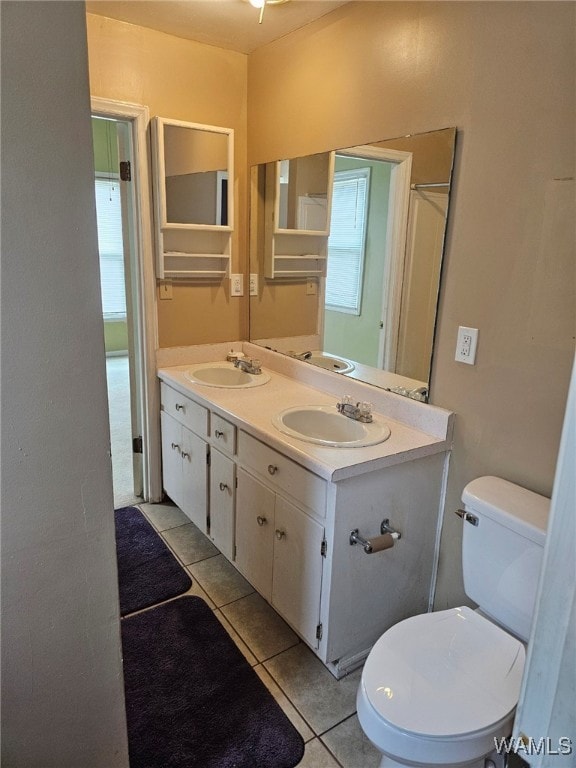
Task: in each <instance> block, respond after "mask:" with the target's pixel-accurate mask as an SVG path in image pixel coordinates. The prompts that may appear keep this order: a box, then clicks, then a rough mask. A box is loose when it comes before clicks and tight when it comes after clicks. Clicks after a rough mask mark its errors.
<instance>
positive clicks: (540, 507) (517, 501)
mask: <svg viewBox="0 0 576 768" xmlns="http://www.w3.org/2000/svg"><path fill="white" fill-rule="evenodd" d="M462 501H463V502H464V506H465V507H466V510H467V511H469V512H472V511H476V512H477V513H478V514H479V515H481V516H482V515H485V516H486V517H489V518H491V519H493V520H495V521H496V522H499V523H500V524H502V525H504V526H506V527H508V528H510V529H511V530H513V531H516V532H517V533H519V534H521V535H522V536H525V537H526V538H528V539H531V540H532V541H534V542H535V543H537V544H540V545H542V546H543V544H544V538H545V535H546V527H547V525H548V515H549V512H550V499H548V498H546V497H545V496H541V495H540V494H538V493H534V491H529V490H527V489H526V488H522V487H521V486H519V485H516V484H515V483H511V482H509V481H508V480H503V479H502V478H501V477H493V476H487V477H478V478H477V479H476V480H472V482H470V483H468V485H467V486H466V487H465V488H464V491H463V492H462Z"/></svg>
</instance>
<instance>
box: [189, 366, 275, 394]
mask: <svg viewBox="0 0 576 768" xmlns="http://www.w3.org/2000/svg"><path fill="white" fill-rule="evenodd" d="M184 376H185V378H187V379H188V381H191V382H192V383H193V384H204V386H206V387H224V388H226V389H247V388H248V387H259V386H261V385H262V384H266V383H267V382H268V381H270V376H269V375H268V374H267V373H264V371H262V373H258V374H254V373H247V372H246V371H242V370H241V369H240V368H235V367H234V364H233V363H227V362H226V363H198V364H197V365H194V366H192V367H191V368H190V369H189V370H187V371H186V372H185V373H184Z"/></svg>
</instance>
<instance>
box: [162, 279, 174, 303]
mask: <svg viewBox="0 0 576 768" xmlns="http://www.w3.org/2000/svg"><path fill="white" fill-rule="evenodd" d="M160 298H161V299H171V298H172V283H171V282H170V281H169V280H163V281H162V282H161V283H160Z"/></svg>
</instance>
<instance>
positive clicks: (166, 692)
mask: <svg viewBox="0 0 576 768" xmlns="http://www.w3.org/2000/svg"><path fill="white" fill-rule="evenodd" d="M121 626H122V647H123V653H124V688H125V693H126V712H127V718H128V743H129V750H130V768H293V766H296V765H297V764H298V763H299V762H300V761H301V759H302V757H303V755H304V742H303V740H302V737H301V736H300V734H299V733H298V731H297V730H296V729H295V728H294V726H293V725H292V723H291V722H290V721H289V719H288V718H287V716H286V715H285V714H284V712H283V711H282V710H281V709H280V707H279V706H278V704H277V703H276V702H275V700H274V698H273V697H272V695H271V694H270V692H269V691H268V689H267V688H266V686H265V685H264V683H262V681H261V680H260V678H259V677H258V675H257V674H256V672H254V670H253V669H252V667H251V666H250V664H249V663H248V662H247V661H246V659H245V658H244V656H243V655H242V653H241V652H240V651H239V650H238V648H237V647H236V645H235V644H234V642H233V640H232V639H231V638H230V636H229V635H228V633H227V632H226V630H225V629H224V627H223V626H222V625H221V624H220V622H219V621H218V619H217V618H216V616H215V615H214V613H213V612H212V611H211V610H210V608H209V607H208V606H207V604H206V603H205V602H204V600H202V599H201V598H199V597H188V596H186V597H181V598H179V599H178V600H172V601H171V602H168V603H165V604H163V605H159V606H157V607H155V608H151V609H150V610H148V611H144V612H143V613H139V614H137V615H136V616H129V617H128V618H126V619H123V620H122V622H121Z"/></svg>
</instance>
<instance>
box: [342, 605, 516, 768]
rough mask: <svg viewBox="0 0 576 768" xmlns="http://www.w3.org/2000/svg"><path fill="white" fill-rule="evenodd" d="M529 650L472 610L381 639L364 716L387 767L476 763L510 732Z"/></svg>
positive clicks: (362, 701)
mask: <svg viewBox="0 0 576 768" xmlns="http://www.w3.org/2000/svg"><path fill="white" fill-rule="evenodd" d="M524 660H525V651H524V646H523V645H522V643H521V642H520V641H519V640H517V639H516V638H514V637H512V635H510V634H508V633H507V632H505V631H504V630H502V629H500V628H499V627H497V626H496V625H494V624H493V623H492V622H490V621H489V620H488V619H486V618H484V617H483V616H480V615H479V614H478V613H476V612H474V611H472V610H471V609H469V608H467V607H462V608H455V609H451V610H446V611H438V612H436V613H428V614H423V615H420V616H414V617H412V618H409V619H405V620H404V621H402V622H400V623H399V624H396V625H395V626H393V627H392V628H391V629H390V630H388V632H386V633H385V634H384V635H383V636H382V637H381V638H380V639H379V640H378V642H377V643H376V645H375V646H374V648H373V649H372V651H371V652H370V655H369V656H368V659H367V661H366V664H365V666H364V670H363V673H362V680H361V684H360V687H359V689H358V695H357V709H358V718H359V719H360V722H361V724H362V728H363V729H364V732H365V733H366V735H367V736H368V738H369V739H370V741H372V743H373V744H374V745H375V746H376V748H377V749H379V751H380V752H382V753H383V754H384V755H385V757H384V758H383V761H382V764H381V765H382V767H383V768H384V766H394V765H411V766H474V765H479V766H480V765H482V766H483V765H484V762H483V760H481V758H483V757H484V756H485V755H488V754H489V753H490V752H492V751H493V750H494V745H495V742H494V739H499V738H502V737H504V736H507V735H509V733H510V731H511V726H512V720H513V717H514V711H515V708H516V703H517V701H518V694H519V691H520V684H521V680H522V672H523V669H524Z"/></svg>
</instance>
